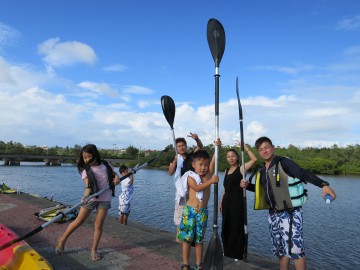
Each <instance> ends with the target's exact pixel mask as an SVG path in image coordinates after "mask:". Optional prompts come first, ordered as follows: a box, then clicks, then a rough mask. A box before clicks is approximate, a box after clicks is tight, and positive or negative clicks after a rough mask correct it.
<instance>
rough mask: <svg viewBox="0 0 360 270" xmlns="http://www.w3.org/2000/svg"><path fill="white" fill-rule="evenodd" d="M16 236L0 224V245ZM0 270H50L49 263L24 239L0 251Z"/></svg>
mask: <svg viewBox="0 0 360 270" xmlns="http://www.w3.org/2000/svg"><path fill="white" fill-rule="evenodd" d="M16 238H18V236H17V235H16V234H15V233H14V232H13V231H11V230H10V229H9V228H7V227H6V226H5V225H3V224H0V246H2V245H4V244H6V243H8V242H9V241H11V240H14V239H16ZM0 269H1V270H30V269H31V270H52V269H53V268H52V266H51V265H50V263H49V262H48V261H47V260H46V259H45V258H44V257H42V256H41V255H40V254H39V253H37V252H36V251H35V250H34V249H33V248H32V247H30V246H29V244H27V243H26V242H25V241H23V240H22V241H20V242H17V243H15V244H13V245H11V246H10V247H7V248H5V249H3V250H1V251H0Z"/></svg>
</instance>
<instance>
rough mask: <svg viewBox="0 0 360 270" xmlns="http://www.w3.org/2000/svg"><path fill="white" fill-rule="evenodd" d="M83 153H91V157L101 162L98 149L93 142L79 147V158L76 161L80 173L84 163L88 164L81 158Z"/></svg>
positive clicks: (98, 162)
mask: <svg viewBox="0 0 360 270" xmlns="http://www.w3.org/2000/svg"><path fill="white" fill-rule="evenodd" d="M83 153H89V154H91V155H92V157H93V159H94V160H96V163H97V164H101V157H100V153H99V151H98V149H97V148H96V145H95V144H87V145H85V146H84V147H83V148H81V151H80V154H79V160H78V163H77V167H78V171H79V173H81V172H82V171H83V170H84V169H85V167H86V165H88V164H85V161H84V159H83Z"/></svg>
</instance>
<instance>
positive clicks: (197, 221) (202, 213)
mask: <svg viewBox="0 0 360 270" xmlns="http://www.w3.org/2000/svg"><path fill="white" fill-rule="evenodd" d="M207 220H208V210H207V209H204V208H193V207H191V206H188V205H186V206H185V208H184V213H183V216H182V219H181V222H180V227H179V230H178V232H177V236H176V237H177V238H178V239H179V240H182V241H186V242H189V243H191V242H193V241H194V240H195V243H198V244H199V243H202V242H203V240H204V236H205V232H206V226H207Z"/></svg>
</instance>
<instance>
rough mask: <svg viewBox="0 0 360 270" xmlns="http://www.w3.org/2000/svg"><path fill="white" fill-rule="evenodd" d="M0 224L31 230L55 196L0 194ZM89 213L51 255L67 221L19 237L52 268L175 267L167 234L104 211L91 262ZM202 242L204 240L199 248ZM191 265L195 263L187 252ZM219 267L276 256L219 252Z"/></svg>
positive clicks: (254, 265) (256, 265)
mask: <svg viewBox="0 0 360 270" xmlns="http://www.w3.org/2000/svg"><path fill="white" fill-rule="evenodd" d="M0 196H1V197H0V198H1V200H0V213H1V214H0V223H2V224H4V225H6V226H7V227H9V228H10V229H12V230H13V231H14V232H15V233H17V234H18V235H19V236H23V235H25V234H26V233H28V232H30V231H32V230H34V229H35V228H37V227H38V226H40V225H42V224H43V223H44V222H42V221H40V220H38V219H36V217H35V216H34V213H35V212H38V211H39V210H40V209H43V208H46V207H51V206H54V205H56V204H58V203H61V202H57V201H50V200H48V199H45V198H39V197H34V196H31V195H29V194H26V193H21V194H1V195H0ZM94 216H95V215H94V214H91V215H90V217H89V218H88V220H87V221H86V222H85V223H84V225H83V226H81V227H80V228H78V230H77V231H76V232H75V233H74V234H73V235H72V236H71V237H70V238H69V240H68V242H67V244H66V249H65V254H64V255H62V256H57V255H55V252H54V245H55V242H56V239H57V237H58V236H59V235H60V234H61V233H62V232H63V231H65V229H66V227H67V226H68V225H69V222H66V223H62V224H59V223H53V224H51V225H50V226H49V227H47V228H45V229H44V230H42V231H40V232H39V233H37V234H35V235H33V236H32V237H30V238H28V239H25V241H26V242H28V243H29V244H30V245H31V246H32V247H33V248H34V249H35V250H36V251H37V252H39V253H40V254H41V255H42V256H44V257H45V258H46V259H47V260H48V261H49V262H50V263H51V265H52V266H53V267H54V269H74V270H75V269H76V270H78V269H100V268H101V269H134V270H135V269H164V270H165V269H179V268H180V264H181V245H180V244H178V243H176V242H175V239H174V235H173V233H169V232H166V231H162V230H158V229H154V228H151V227H148V226H146V225H143V224H141V223H137V222H134V221H129V225H128V226H124V225H120V224H119V223H118V221H117V218H114V217H112V216H108V217H107V219H106V221H105V224H104V230H103V236H102V238H101V240H100V244H99V252H100V253H101V254H102V256H103V259H102V260H100V261H97V262H92V261H91V260H90V258H89V249H90V247H91V243H92V234H93V222H94ZM207 245H208V243H204V253H205V252H206V248H207ZM191 255H192V256H191V258H190V262H191V265H194V264H195V258H194V252H193V251H192V252H191ZM224 269H228V270H232V269H245V270H246V269H248V270H255V269H258V270H259V269H269V270H275V269H278V263H277V260H271V259H268V258H265V257H261V256H256V255H253V254H249V255H248V262H247V263H245V262H242V261H238V262H234V260H233V259H230V258H226V257H224Z"/></svg>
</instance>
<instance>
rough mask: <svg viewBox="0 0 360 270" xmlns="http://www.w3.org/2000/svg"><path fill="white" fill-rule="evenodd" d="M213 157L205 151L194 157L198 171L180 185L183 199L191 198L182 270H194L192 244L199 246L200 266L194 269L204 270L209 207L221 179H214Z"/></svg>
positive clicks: (183, 229)
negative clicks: (204, 247) (191, 263)
mask: <svg viewBox="0 0 360 270" xmlns="http://www.w3.org/2000/svg"><path fill="white" fill-rule="evenodd" d="M214 162H215V158H214V157H213V158H212V160H211V162H210V156H209V154H208V153H207V152H206V151H205V150H199V151H197V152H195V153H194V154H193V156H192V166H193V168H194V170H195V172H193V171H188V172H186V173H185V174H184V175H183V176H182V177H181V178H180V180H179V181H178V182H177V183H176V185H177V188H178V190H180V193H181V194H182V195H183V196H186V194H188V200H187V202H186V206H185V208H184V213H183V216H182V219H181V222H180V227H179V230H178V233H177V238H178V239H179V240H181V241H183V244H182V257H183V264H182V265H181V269H184V270H185V269H186V270H189V269H190V265H189V256H190V249H191V243H192V242H193V241H194V242H195V257H196V266H195V268H194V269H202V257H203V240H204V236H205V231H206V225H207V219H208V210H207V204H208V201H209V198H210V186H211V184H214V183H217V182H218V181H219V177H218V176H216V175H214V176H212V175H213V172H214Z"/></svg>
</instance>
